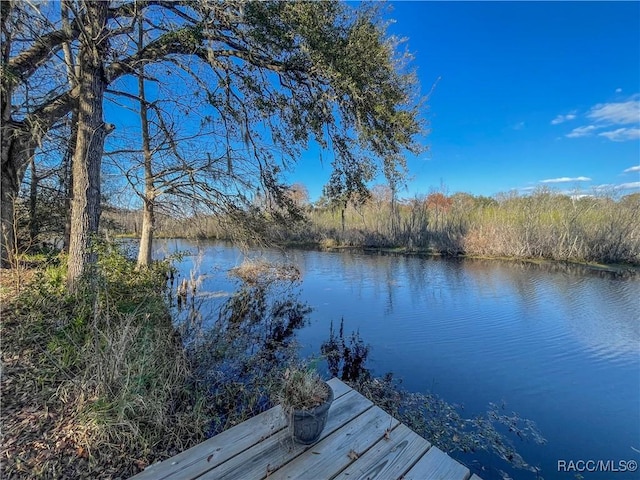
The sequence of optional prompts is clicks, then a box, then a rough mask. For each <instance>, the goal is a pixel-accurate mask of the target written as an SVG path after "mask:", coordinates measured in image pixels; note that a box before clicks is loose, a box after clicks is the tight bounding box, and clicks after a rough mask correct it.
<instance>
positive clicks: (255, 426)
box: [132, 406, 287, 480]
mask: <svg viewBox="0 0 640 480" xmlns="http://www.w3.org/2000/svg"><path fill="white" fill-rule="evenodd" d="M286 426H287V422H286V418H285V416H284V414H283V412H282V407H280V406H276V407H274V408H271V409H269V410H267V411H266V412H262V413H261V414H259V415H256V416H255V417H253V418H250V419H249V420H247V421H246V422H243V423H241V424H240V425H236V426H235V427H232V428H230V429H229V430H225V431H224V432H221V433H220V434H218V435H216V436H215V437H211V438H210V439H208V440H205V441H204V442H202V443H199V444H198V445H196V446H194V447H192V448H190V449H188V450H185V451H184V452H182V453H179V454H178V455H176V456H175V457H171V458H169V459H167V460H165V461H163V462H160V463H155V464H153V465H149V466H148V467H147V468H146V469H145V470H144V471H143V472H140V473H139V474H138V475H136V476H134V477H132V480H133V479H135V480H146V479H154V480H156V479H157V480H161V479H166V478H169V477H170V478H171V479H177V478H190V475H191V472H197V471H200V472H202V471H205V470H206V469H211V468H214V467H215V466H216V465H219V464H220V463H222V462H225V461H226V460H228V459H230V458H232V457H234V456H236V455H237V454H238V453H240V452H242V451H243V450H246V449H247V448H249V447H251V446H252V445H255V444H256V443H258V442H260V440H262V439H263V438H265V437H268V436H270V435H273V434H274V433H276V432H278V431H280V430H283V429H285V427H286ZM191 478H193V477H191Z"/></svg>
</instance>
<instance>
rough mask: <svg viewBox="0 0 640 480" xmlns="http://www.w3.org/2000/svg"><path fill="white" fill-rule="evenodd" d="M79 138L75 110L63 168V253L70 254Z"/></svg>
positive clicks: (76, 112) (76, 111)
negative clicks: (74, 181)
mask: <svg viewBox="0 0 640 480" xmlns="http://www.w3.org/2000/svg"><path fill="white" fill-rule="evenodd" d="M77 136H78V110H77V109H74V110H73V113H72V115H71V136H70V137H69V142H68V143H67V149H66V151H65V156H64V161H63V164H62V168H63V170H64V171H63V185H62V188H63V191H64V211H65V216H64V238H63V239H62V251H63V252H65V253H69V246H70V245H71V199H72V198H73V168H72V167H73V154H74V152H75V148H76V139H77Z"/></svg>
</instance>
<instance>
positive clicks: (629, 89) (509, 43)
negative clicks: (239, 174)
mask: <svg viewBox="0 0 640 480" xmlns="http://www.w3.org/2000/svg"><path fill="white" fill-rule="evenodd" d="M391 5H392V7H393V10H392V11H391V12H390V13H389V14H388V15H387V16H388V17H389V18H393V19H395V23H394V24H392V25H391V26H390V27H389V33H391V34H394V35H397V36H399V37H406V39H407V44H406V45H407V47H408V50H409V51H410V52H411V53H412V54H413V55H414V61H413V63H412V66H413V67H414V68H416V69H417V73H418V76H419V78H420V82H421V88H422V92H423V94H425V95H426V94H428V93H429V92H430V91H431V89H432V86H434V85H435V87H434V89H433V91H432V93H431V95H430V99H429V101H428V102H427V106H428V109H427V110H426V111H425V113H424V114H425V117H426V118H427V120H428V122H429V129H430V133H429V135H428V136H426V138H424V139H423V142H424V143H426V144H427V145H428V146H429V152H428V153H427V154H425V155H422V156H421V157H419V158H409V174H410V179H409V182H408V189H407V190H406V191H405V192H401V196H405V197H408V196H413V195H415V194H419V193H428V192H429V191H432V190H434V189H439V188H441V185H444V187H445V188H446V190H447V191H448V193H450V194H452V193H455V192H458V191H463V192H468V193H472V194H475V195H495V194H497V193H500V192H508V191H511V190H516V191H518V192H520V193H522V194H525V193H527V192H529V191H531V190H533V189H535V188H537V187H540V186H547V187H551V188H554V189H557V190H559V191H567V192H569V191H574V190H576V189H579V190H580V191H581V192H582V193H594V192H601V191H608V192H617V193H633V192H634V191H635V192H637V191H640V166H639V164H640V3H639V2H491V3H489V2H391ZM308 157H309V158H305V159H303V160H302V161H301V162H300V164H299V165H298V167H297V168H296V170H295V171H294V172H293V173H291V175H290V177H289V178H290V179H291V181H292V182H295V181H299V182H302V183H304V184H305V185H307V187H308V189H309V193H310V195H311V198H312V200H315V199H317V198H318V196H319V195H320V194H321V191H322V185H323V184H324V183H325V182H326V180H327V179H328V178H329V174H330V165H329V162H325V164H324V166H321V165H320V164H319V162H318V161H317V158H318V157H317V153H312V152H310V153H309V155H308Z"/></svg>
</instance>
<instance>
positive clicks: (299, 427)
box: [291, 383, 333, 445]
mask: <svg viewBox="0 0 640 480" xmlns="http://www.w3.org/2000/svg"><path fill="white" fill-rule="evenodd" d="M325 386H326V388H327V390H328V391H329V396H328V397H327V400H326V401H325V402H324V403H323V404H321V405H318V406H317V407H314V408H312V409H308V410H294V411H293V414H292V415H291V417H292V422H293V439H294V440H295V441H296V442H298V443H301V444H303V445H311V444H312V443H315V442H317V441H318V438H320V434H322V430H324V426H325V425H326V424H327V415H328V414H329V408H330V407H331V402H333V389H332V388H331V387H330V386H329V384H328V383H325Z"/></svg>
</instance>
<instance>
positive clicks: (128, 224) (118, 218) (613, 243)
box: [108, 188, 640, 265]
mask: <svg viewBox="0 0 640 480" xmlns="http://www.w3.org/2000/svg"><path fill="white" fill-rule="evenodd" d="M302 201H304V200H302ZM305 211H306V220H305V221H303V222H301V223H299V224H297V225H294V226H291V225H289V226H287V227H278V226H275V225H274V226H272V227H270V229H269V231H268V232H267V234H268V235H267V237H268V239H269V240H270V241H272V242H275V243H279V244H298V245H314V244H315V245H319V246H321V247H324V248H336V247H363V248H403V249H406V250H409V251H428V252H431V253H439V254H444V255H460V254H465V255H471V256H488V257H516V258H534V259H536V258H539V259H552V260H567V261H579V262H601V263H629V264H634V265H640V221H639V220H638V219H639V218H640V193H634V194H631V195H626V196H623V197H621V198H619V199H614V198H611V197H595V196H582V197H577V196H574V197H571V196H568V195H564V194H560V193H557V192H554V191H551V190H540V191H537V192H535V193H533V194H531V195H527V196H521V195H517V194H506V195H498V196H496V197H492V198H489V197H482V196H473V195H469V194H466V193H456V194H454V195H450V196H448V195H445V194H444V193H431V194H429V195H425V196H418V197H415V198H413V199H409V200H402V201H399V200H394V199H393V196H392V195H391V192H390V191H389V190H388V189H386V188H376V189H374V191H373V193H372V195H371V197H370V198H368V199H367V200H366V201H364V202H361V203H360V204H354V203H347V204H346V205H344V204H342V205H340V204H335V203H334V204H330V203H329V202H327V201H325V200H324V199H321V200H320V201H318V202H316V203H313V204H310V203H307V204H306V205H305ZM108 216H109V217H110V219H111V220H112V222H111V225H112V226H116V225H117V226H118V230H119V231H121V232H127V233H131V234H136V232H137V231H138V229H139V224H140V218H141V217H140V214H139V213H138V212H121V211H120V212H111V213H109V214H108ZM234 233H235V232H234V231H233V228H232V227H231V228H230V227H229V225H228V224H227V223H225V222H223V221H221V220H220V219H216V218H213V217H208V216H201V217H191V218H188V219H175V218H170V217H160V218H158V220H157V223H156V234H157V235H159V236H165V237H183V238H184V237H187V238H217V239H232V238H234Z"/></svg>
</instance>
